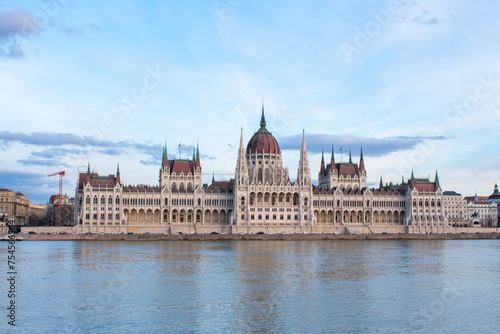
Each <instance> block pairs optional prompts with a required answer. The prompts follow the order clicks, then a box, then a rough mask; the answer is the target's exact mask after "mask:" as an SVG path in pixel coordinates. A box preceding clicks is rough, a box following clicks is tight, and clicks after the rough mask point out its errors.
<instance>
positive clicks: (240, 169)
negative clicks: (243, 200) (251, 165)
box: [236, 128, 248, 184]
mask: <svg viewBox="0 0 500 334" xmlns="http://www.w3.org/2000/svg"><path fill="white" fill-rule="evenodd" d="M236 179H237V180H238V182H239V184H246V180H248V172H247V157H246V151H245V143H244V141H243V128H241V135H240V148H239V149H238V159H237V160H236Z"/></svg>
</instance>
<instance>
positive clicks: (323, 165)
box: [320, 149, 325, 173]
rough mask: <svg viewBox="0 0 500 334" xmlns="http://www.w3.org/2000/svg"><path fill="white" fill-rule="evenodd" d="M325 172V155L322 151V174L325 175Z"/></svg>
mask: <svg viewBox="0 0 500 334" xmlns="http://www.w3.org/2000/svg"><path fill="white" fill-rule="evenodd" d="M324 171H325V154H324V153H323V149H321V167H320V172H321V173H323V172H324Z"/></svg>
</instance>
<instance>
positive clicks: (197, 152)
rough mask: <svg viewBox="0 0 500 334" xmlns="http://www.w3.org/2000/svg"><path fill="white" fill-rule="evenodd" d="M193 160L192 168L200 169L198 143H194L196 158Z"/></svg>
mask: <svg viewBox="0 0 500 334" xmlns="http://www.w3.org/2000/svg"><path fill="white" fill-rule="evenodd" d="M193 150H194V149H193ZM194 160H195V164H194V166H195V167H196V168H197V167H201V163H200V143H199V142H197V143H196V156H195V158H194Z"/></svg>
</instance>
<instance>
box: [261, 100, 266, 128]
mask: <svg viewBox="0 0 500 334" xmlns="http://www.w3.org/2000/svg"><path fill="white" fill-rule="evenodd" d="M260 128H261V129H265V128H266V117H265V116H264V99H262V116H261V117H260Z"/></svg>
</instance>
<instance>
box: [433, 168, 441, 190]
mask: <svg viewBox="0 0 500 334" xmlns="http://www.w3.org/2000/svg"><path fill="white" fill-rule="evenodd" d="M434 184H435V186H436V190H437V188H441V185H440V184H439V176H438V171H437V169H436V176H435V177H434Z"/></svg>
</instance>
